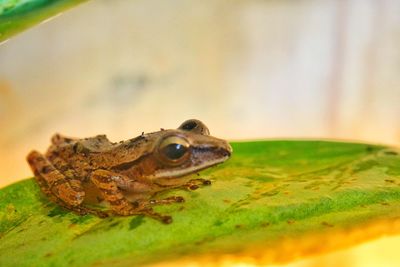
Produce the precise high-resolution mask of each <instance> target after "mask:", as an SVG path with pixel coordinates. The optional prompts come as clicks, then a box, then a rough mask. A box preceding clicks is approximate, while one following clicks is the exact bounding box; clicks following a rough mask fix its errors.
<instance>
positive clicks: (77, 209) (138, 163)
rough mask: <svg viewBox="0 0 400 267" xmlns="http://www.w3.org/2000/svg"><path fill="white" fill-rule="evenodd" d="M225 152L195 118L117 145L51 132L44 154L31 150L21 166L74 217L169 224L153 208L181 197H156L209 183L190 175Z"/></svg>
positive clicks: (227, 148) (220, 160) (226, 148)
mask: <svg viewBox="0 0 400 267" xmlns="http://www.w3.org/2000/svg"><path fill="white" fill-rule="evenodd" d="M231 154H232V147H231V145H230V144H229V142H227V141H226V140H223V139H219V138H217V137H213V136H211V135H210V131H209V129H208V127H207V126H206V125H205V124H204V123H203V122H201V121H200V120H197V119H189V120H186V121H184V122H183V123H182V124H181V125H180V126H179V127H178V128H177V129H167V130H166V129H162V128H161V129H160V131H156V132H151V133H146V134H145V133H144V132H142V134H140V135H139V136H137V137H134V138H132V139H128V140H126V141H120V142H111V141H110V140H109V139H108V138H107V136H106V135H97V136H94V137H89V138H72V137H67V136H64V135H61V134H58V133H56V134H54V135H53V136H52V137H51V145H50V146H49V147H48V149H47V151H46V153H44V154H42V153H40V152H38V151H37V150H33V151H31V152H30V153H29V154H28V155H27V162H28V164H29V166H30V168H31V169H32V172H33V174H34V177H35V180H36V182H37V184H38V185H39V188H40V189H41V191H42V192H43V194H44V195H45V196H47V198H48V199H49V200H50V201H51V202H53V203H55V204H57V205H59V206H61V207H62V208H64V209H67V210H69V211H72V212H74V213H76V214H78V215H87V214H94V215H96V216H98V217H100V218H105V217H108V216H112V215H115V216H130V215H145V216H149V217H152V218H154V219H156V220H159V221H161V222H163V223H171V222H172V217H171V216H170V215H166V214H160V213H158V212H156V211H154V209H153V207H154V206H155V205H163V204H172V203H182V202H184V201H185V199H184V198H183V197H182V196H170V197H167V198H159V197H158V196H159V195H162V193H164V192H168V190H173V189H177V190H179V189H186V190H189V191H192V190H196V189H198V188H199V187H202V186H207V185H210V184H211V181H210V180H207V179H203V178H199V177H198V176H196V178H193V176H194V175H195V173H197V174H198V172H199V171H201V170H204V169H206V168H209V167H212V166H215V165H218V164H220V163H223V162H225V161H226V160H227V159H229V158H230V156H231Z"/></svg>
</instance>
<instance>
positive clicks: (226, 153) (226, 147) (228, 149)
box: [221, 141, 233, 157]
mask: <svg viewBox="0 0 400 267" xmlns="http://www.w3.org/2000/svg"><path fill="white" fill-rule="evenodd" d="M221 150H222V154H223V156H224V157H230V156H231V154H232V152H233V149H232V146H231V145H230V144H229V143H228V142H226V141H225V144H224V146H223V147H222V148H221Z"/></svg>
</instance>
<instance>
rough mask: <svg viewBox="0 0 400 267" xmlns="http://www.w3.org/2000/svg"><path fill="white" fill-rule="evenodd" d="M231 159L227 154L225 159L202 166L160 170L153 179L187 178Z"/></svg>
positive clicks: (205, 163) (215, 160)
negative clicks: (186, 176) (191, 174)
mask: <svg viewBox="0 0 400 267" xmlns="http://www.w3.org/2000/svg"><path fill="white" fill-rule="evenodd" d="M229 157H230V154H227V155H226V156H224V157H220V158H218V159H214V160H209V161H207V162H204V163H203V164H201V165H193V166H190V167H181V168H174V169H168V170H160V171H158V172H156V173H155V175H154V177H153V178H154V179H157V178H170V177H181V176H185V175H188V174H190V173H195V172H198V171H201V170H204V169H207V168H209V167H212V166H215V165H218V164H220V163H223V162H224V161H226V160H227V159H229Z"/></svg>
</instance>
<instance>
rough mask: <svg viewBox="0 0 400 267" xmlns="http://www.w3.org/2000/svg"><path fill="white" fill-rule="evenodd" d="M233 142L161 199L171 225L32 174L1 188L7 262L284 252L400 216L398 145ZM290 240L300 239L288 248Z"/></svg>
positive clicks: (129, 261)
mask: <svg viewBox="0 0 400 267" xmlns="http://www.w3.org/2000/svg"><path fill="white" fill-rule="evenodd" d="M232 146H233V149H234V153H233V156H232V158H231V159H230V160H229V161H227V162H226V163H224V164H222V165H219V166H217V167H215V168H212V169H208V170H206V171H203V172H201V177H204V178H207V179H211V180H212V182H213V183H212V185H211V186H206V187H202V188H199V189H197V190H195V191H190V192H189V191H183V190H172V191H168V192H165V194H164V195H163V196H162V197H166V196H170V195H179V196H183V197H184V198H185V200H186V201H185V203H178V204H173V205H168V206H158V207H157V208H156V210H157V211H159V212H161V213H164V214H169V215H172V216H173V220H174V221H173V223H172V224H169V225H165V224H161V223H160V222H158V221H155V220H153V219H150V218H147V217H142V216H131V217H112V218H106V219H99V218H96V217H94V216H91V215H87V216H82V217H81V216H77V215H75V214H72V213H70V212H68V211H65V210H62V209H61V208H58V207H57V206H56V205H54V204H52V203H49V202H48V201H47V200H46V199H45V198H44V197H43V196H42V194H41V193H40V191H39V189H38V187H37V185H36V184H35V181H34V180H33V179H28V180H24V181H22V182H19V183H16V184H13V185H10V186H8V187H6V188H3V189H1V190H0V266H39V265H40V266H71V265H73V266H91V265H95V266H110V265H111V264H112V265H113V266H134V265H138V264H154V263H165V262H171V261H172V262H174V261H177V260H180V259H184V258H187V259H191V260H195V261H196V259H198V260H200V259H201V258H204V257H212V259H218V257H221V256H222V255H244V256H245V255H250V256H254V255H265V253H267V252H268V253H274V256H273V257H272V256H271V257H270V258H269V260H270V261H282V260H288V259H290V256H288V255H287V254H288V253H292V254H293V255H298V254H299V253H300V252H304V250H307V249H309V248H310V247H313V246H314V247H317V246H320V247H321V246H322V247H323V246H324V245H327V246H328V245H329V244H324V243H325V241H326V240H330V239H329V238H330V237H332V238H334V236H335V235H337V234H338V233H340V232H345V233H349V231H351V230H352V229H353V230H354V229H363V227H366V226H367V225H370V224H371V223H373V222H379V221H388V222H394V221H399V217H400V153H399V150H398V149H394V148H387V147H384V146H375V145H368V144H356V143H340V142H327V141H259V142H237V143H232ZM388 229H392V230H393V229H394V228H393V227H392V226H390V227H388V228H384V229H383V230H380V231H378V232H379V233H378V234H385V233H386V232H385V231H389V230H388ZM345 236H347V237H348V238H350V237H349V235H345ZM310 237H317V238H314V239H310ZM356 239H357V238H356ZM356 239H355V240H354V242H356V241H357V240H356ZM287 240H292V241H294V243H293V242H292V244H297V245H295V246H292V247H290V248H288V247H287V246H285V242H287ZM307 240H314V241H312V242H311V241H310V242H311V243H312V244H313V245H310V244H311V243H310V242H309V241H307ZM322 240H324V241H322ZM332 240H333V239H332ZM307 242H308V243H307ZM321 242H323V243H321ZM346 242H347V243H349V242H350V243H351V242H353V241H351V240H347V241H346ZM326 243H328V242H326ZM278 248H280V249H278ZM284 254H285V255H284ZM10 255H12V256H10ZM267 261H268V260H267ZM264 262H265V261H264Z"/></svg>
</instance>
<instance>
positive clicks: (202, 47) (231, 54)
mask: <svg viewBox="0 0 400 267" xmlns="http://www.w3.org/2000/svg"><path fill="white" fill-rule="evenodd" d="M399 48H400V2H399V1H397V0H382V1H374V0H370V1H367V0H342V1H334V0H332V1H319V0H318V1H290V0H280V1H261V0H250V1H239V0H235V1H231V0H229V1H228V0H203V1H185V0H171V1H163V0H146V1H145V0H136V1H125V0H114V1H106V0H95V1H89V2H88V3H85V4H82V5H80V6H78V7H76V8H74V9H72V10H70V11H68V12H66V13H65V14H62V15H61V16H59V17H57V18H55V19H54V20H52V21H51V22H48V23H45V24H42V25H40V26H38V27H35V28H33V29H31V30H28V31H27V32H24V33H22V34H20V35H18V36H16V37H14V38H12V39H11V40H9V41H8V42H6V43H4V44H2V45H1V46H0V129H1V132H0V162H1V163H0V164H1V168H0V186H2V185H5V184H9V183H11V182H12V181H15V180H17V179H23V178H26V177H28V176H31V172H30V170H29V169H28V166H27V164H26V163H25V155H26V154H27V153H28V152H29V151H30V150H31V149H33V148H35V149H39V150H41V151H44V150H45V149H46V148H47V146H48V145H49V138H50V136H51V135H52V134H53V133H55V132H60V133H63V134H66V135H71V136H76V137H87V136H91V135H95V134H99V133H104V134H107V135H108V136H109V138H110V139H111V140H115V141H119V140H122V139H127V138H131V137H134V136H136V135H139V134H140V133H141V132H142V131H145V132H148V131H155V130H158V129H159V128H161V127H162V128H175V127H177V126H178V125H179V124H180V123H181V122H182V121H184V120H185V119H188V118H198V119H201V120H203V121H204V122H205V123H206V124H207V125H208V126H209V128H210V129H211V133H212V134H213V135H216V136H218V137H221V138H228V139H231V140H237V139H240V140H243V139H258V138H334V139H347V140H360V141H366V142H373V143H384V144H393V145H399V144H400V49H399Z"/></svg>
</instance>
